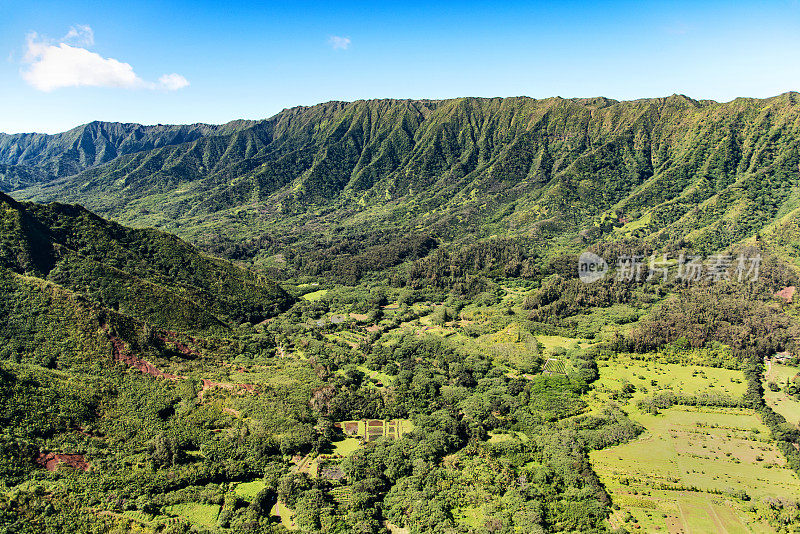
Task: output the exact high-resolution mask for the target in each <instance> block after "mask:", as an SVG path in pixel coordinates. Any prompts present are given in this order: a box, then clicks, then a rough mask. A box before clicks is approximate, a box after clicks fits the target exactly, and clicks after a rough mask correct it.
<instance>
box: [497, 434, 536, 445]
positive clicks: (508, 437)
mask: <svg viewBox="0 0 800 534" xmlns="http://www.w3.org/2000/svg"><path fill="white" fill-rule="evenodd" d="M529 439H530V438H528V436H527V435H526V434H523V433H522V432H510V433H505V432H502V433H501V432H489V443H507V442H510V441H528V440H529Z"/></svg>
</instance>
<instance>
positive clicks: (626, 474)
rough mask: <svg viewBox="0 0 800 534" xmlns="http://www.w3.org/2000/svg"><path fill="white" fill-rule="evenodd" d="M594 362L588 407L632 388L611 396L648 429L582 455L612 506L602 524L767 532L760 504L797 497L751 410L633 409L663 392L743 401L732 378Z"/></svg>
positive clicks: (799, 484) (795, 483) (648, 364)
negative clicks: (597, 376)
mask: <svg viewBox="0 0 800 534" xmlns="http://www.w3.org/2000/svg"><path fill="white" fill-rule="evenodd" d="M599 363H600V364H601V366H600V374H601V378H600V379H599V380H598V382H597V390H596V391H595V392H593V393H591V394H590V396H591V402H592V403H593V404H594V407H595V408H599V407H600V406H601V405H603V404H605V403H606V402H608V401H609V400H610V398H612V397H615V395H614V393H615V392H619V391H620V390H621V389H623V388H624V387H625V385H627V384H630V385H632V386H633V387H634V388H635V391H630V388H628V391H629V396H630V398H627V397H621V398H620V396H619V395H616V397H615V398H616V399H617V400H616V402H619V403H620V404H623V406H624V409H625V410H626V411H628V412H629V413H630V416H631V417H632V418H633V419H634V420H636V421H637V422H638V423H640V424H641V425H642V426H644V428H645V429H646V431H645V432H644V433H643V434H642V435H641V436H640V437H639V439H637V440H634V441H632V442H630V443H626V444H623V445H619V446H616V447H611V448H608V449H604V450H601V451H594V452H592V453H591V455H590V458H591V462H592V466H593V468H594V470H595V471H596V472H597V474H598V476H599V477H600V479H601V481H602V482H603V484H604V485H605V487H606V489H607V491H608V492H609V494H610V495H611V497H612V500H613V502H614V504H615V505H617V506H619V508H620V509H619V510H617V511H615V512H614V514H613V515H612V517H611V518H610V523H611V526H612V527H614V528H617V527H621V526H624V527H625V528H627V529H628V530H631V529H637V530H641V531H643V532H675V533H677V532H771V531H772V530H771V528H770V527H769V526H768V525H767V523H766V522H765V521H764V510H765V507H768V504H766V502H768V501H769V499H778V500H791V501H793V500H797V499H798V498H800V480H798V477H797V475H796V474H795V473H794V472H793V471H792V470H791V469H789V468H788V467H787V466H786V460H785V458H784V457H783V455H782V454H781V453H780V452H779V451H778V450H777V448H776V447H775V445H774V443H773V442H772V440H771V438H770V435H769V431H768V429H767V427H766V426H765V425H764V424H763V423H762V422H761V421H760V419H759V418H758V416H757V415H756V413H755V412H753V411H752V410H749V409H741V408H715V407H689V406H675V407H672V408H669V409H666V410H663V411H662V412H661V413H660V414H659V415H651V414H648V413H642V412H640V411H639V410H638V409H636V407H635V403H636V401H637V400H638V399H641V398H644V397H646V396H649V395H652V394H653V393H658V392H662V391H666V390H668V389H672V390H673V391H675V392H676V393H683V394H700V393H706V392H709V391H712V392H717V393H724V394H726V395H730V396H734V397H735V396H741V395H742V394H743V393H744V391H745V382H744V376H743V374H742V373H741V372H740V371H732V370H726V369H716V368H710V367H697V366H681V365H677V364H662V363H658V362H654V361H638V360H631V359H628V358H619V359H613V360H610V361H606V362H599ZM765 501H766V502H765Z"/></svg>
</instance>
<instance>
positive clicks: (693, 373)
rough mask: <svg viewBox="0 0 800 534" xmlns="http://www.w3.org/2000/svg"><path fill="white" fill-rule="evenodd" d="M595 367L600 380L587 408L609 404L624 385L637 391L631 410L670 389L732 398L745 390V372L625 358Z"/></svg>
mask: <svg viewBox="0 0 800 534" xmlns="http://www.w3.org/2000/svg"><path fill="white" fill-rule="evenodd" d="M597 365H598V368H599V370H600V379H599V380H597V382H595V383H594V391H593V392H592V393H590V405H592V406H594V407H596V408H599V407H601V406H603V405H604V404H605V403H606V402H608V400H609V398H610V397H609V395H610V394H611V392H613V391H618V390H620V389H621V388H622V387H623V386H624V385H625V384H631V385H632V386H634V387H635V388H636V390H635V391H634V392H633V393H632V395H633V397H632V399H631V403H630V404H631V405H632V407H633V405H634V404H635V403H636V401H638V400H640V399H643V398H645V397H649V396H651V395H653V394H656V393H660V392H664V391H669V390H672V391H675V392H676V393H684V394H688V395H694V394H699V393H710V392H714V393H721V394H726V395H730V396H732V397H741V396H742V395H744V393H745V391H746V390H747V384H746V381H745V378H744V373H743V372H742V371H738V370H731V369H720V368H715V367H701V366H693V365H680V364H673V363H661V362H659V361H657V360H655V359H647V360H635V359H631V358H627V357H625V356H617V357H615V358H614V359H612V360H606V361H598V362H597Z"/></svg>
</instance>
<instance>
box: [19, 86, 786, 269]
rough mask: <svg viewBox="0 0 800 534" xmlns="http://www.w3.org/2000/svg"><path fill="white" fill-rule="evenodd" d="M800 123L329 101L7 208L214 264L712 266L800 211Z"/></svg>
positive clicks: (637, 107) (684, 106)
mask: <svg viewBox="0 0 800 534" xmlns="http://www.w3.org/2000/svg"><path fill="white" fill-rule="evenodd" d="M798 116H800V102H798V95H796V94H795V93H787V94H783V95H780V96H778V97H774V98H770V99H764V100H757V99H737V100H734V101H732V102H729V103H717V102H712V101H695V100H692V99H690V98H687V97H684V96H671V97H668V98H657V99H646V100H637V101H630V102H616V101H613V100H608V99H602V98H596V99H573V100H565V99H561V98H550V99H545V100H534V99H530V98H506V99H500V98H494V99H479V98H462V99H455V100H446V101H408V100H373V101H358V102H352V103H343V102H331V103H327V104H320V105H318V106H313V107H301V108H293V109H289V110H285V111H284V112H282V113H279V114H278V115H276V116H274V117H272V118H271V119H268V120H265V121H261V122H257V123H237V127H236V128H232V127H230V126H228V127H227V128H228V129H227V131H225V132H218V135H211V136H199V134H198V137H197V138H196V139H191V140H187V142H184V143H180V142H179V140H180V138H179V136H176V135H175V133H174V131H172V130H170V132H171V134H170V136H168V140H167V141H163V142H160V144H158V146H156V147H154V148H153V149H151V150H139V151H136V152H135V153H132V154H127V155H119V156H118V157H116V158H114V159H112V160H110V161H109V162H108V163H105V164H103V165H99V166H94V167H92V168H89V169H86V170H83V171H82V172H79V173H78V174H75V175H74V176H68V177H64V176H63V175H62V177H61V178H59V179H58V180H55V181H51V182H45V183H43V184H40V185H36V186H33V187H30V188H28V189H23V190H21V191H17V192H15V196H17V197H18V198H25V199H36V200H45V201H53V200H57V201H62V202H80V203H82V204H85V205H86V206H87V207H89V208H90V209H93V210H95V211H98V212H99V213H101V214H104V215H106V216H110V217H113V218H115V219H117V220H119V221H121V222H124V223H126V224H131V225H135V226H139V225H149V226H159V227H163V228H165V229H168V230H170V231H172V232H175V233H177V234H179V235H181V236H183V237H186V238H189V239H190V240H191V241H193V242H194V243H197V244H201V245H205V246H216V247H218V248H219V250H221V251H222V252H223V253H225V251H226V247H227V245H228V244H229V243H238V244H241V242H243V241H245V240H246V239H247V238H254V237H258V238H260V239H262V241H261V242H260V243H259V244H258V245H256V246H253V247H251V249H252V250H249V251H246V252H245V253H246V255H247V254H249V255H255V254H258V252H259V250H265V249H268V252H269V253H271V254H275V253H277V252H280V250H279V248H280V247H278V246H273V247H271V248H270V247H264V241H263V237H264V234H269V236H270V239H273V240H277V241H280V242H282V243H284V244H285V243H286V242H287V238H288V242H296V241H298V240H299V242H300V244H303V243H305V244H306V248H307V250H311V249H314V248H319V242H318V240H319V239H320V238H322V239H323V240H328V241H330V240H331V239H333V240H336V239H341V238H342V236H344V235H353V236H355V235H358V234H363V235H362V236H360V237H358V238H357V239H356V241H357V242H370V238H371V239H372V240H373V241H374V240H376V239H377V241H378V242H381V243H385V239H382V238H376V236H378V235H380V234H381V233H383V232H388V233H390V234H392V233H396V232H398V231H404V232H419V231H425V232H432V233H433V234H435V235H437V236H439V237H443V238H445V239H446V240H449V239H455V238H463V237H465V236H466V237H471V238H472V237H474V238H482V237H487V236H490V235H492V234H514V235H528V236H544V237H552V236H553V235H573V236H577V235H578V234H579V233H580V235H581V236H582V238H583V239H584V240H590V241H592V240H597V239H600V238H617V237H621V236H639V237H646V238H649V239H651V240H654V241H658V242H669V243H674V244H678V245H680V244H684V243H688V244H689V245H691V246H694V247H695V248H697V249H700V250H705V251H709V250H715V249H719V248H722V247H725V246H728V245H729V244H731V243H733V242H736V241H739V240H741V239H744V238H746V237H750V236H753V235H754V234H755V233H756V232H758V230H759V229H761V228H762V227H764V226H765V225H767V224H769V223H770V222H771V221H774V220H775V219H776V218H778V217H780V216H782V215H783V214H785V213H787V212H788V211H789V210H790V209H794V208H795V207H796V204H797V193H796V185H797V181H798V163H800V155H799V154H800V153H799V152H798V146H800V126H798V125H800V121H798ZM64 135H66V134H64ZM153 135H154V136H155V134H153ZM156 137H157V136H156ZM140 148H143V145H142V146H140ZM120 153H122V152H120ZM21 162H24V161H21ZM98 162H99V161H98ZM45 167H46V166H45ZM40 168H41V167H40ZM364 235H366V236H367V237H368V239H366V240H365V239H364V238H363V237H364ZM315 240H316V241H315ZM300 248H301V249H302V247H300ZM240 252H241V251H240Z"/></svg>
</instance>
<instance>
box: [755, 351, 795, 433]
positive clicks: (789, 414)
mask: <svg viewBox="0 0 800 534" xmlns="http://www.w3.org/2000/svg"><path fill="white" fill-rule="evenodd" d="M798 372H800V369H798V368H797V367H790V366H788V365H781V364H778V363H772V364H769V365H768V367H767V371H766V376H765V377H764V400H765V401H766V403H767V406H769V407H770V408H772V409H773V410H775V411H776V412H777V413H779V414H781V415H782V416H784V417H785V418H786V421H788V422H789V423H791V424H793V425H800V401H798V400H797V399H796V398H795V397H793V396H791V395H789V394H788V393H787V392H786V380H787V379H789V380H791V379H793V378H794V377H795V376H797V373H798ZM770 382H775V383H776V384H777V385H778V386H779V387H780V388H781V389H780V391H772V390H771V389H770V388H769V387H768V386H767V384H769V383H770Z"/></svg>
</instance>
